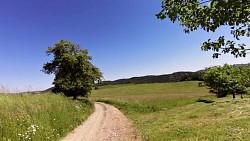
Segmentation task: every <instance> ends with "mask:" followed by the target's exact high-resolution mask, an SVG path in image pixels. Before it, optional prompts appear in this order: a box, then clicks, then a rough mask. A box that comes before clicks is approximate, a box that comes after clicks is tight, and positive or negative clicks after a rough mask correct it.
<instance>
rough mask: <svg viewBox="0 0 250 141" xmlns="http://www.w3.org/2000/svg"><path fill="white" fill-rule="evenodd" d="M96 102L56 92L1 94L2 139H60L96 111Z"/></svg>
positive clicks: (36, 140)
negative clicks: (80, 99)
mask: <svg viewBox="0 0 250 141" xmlns="http://www.w3.org/2000/svg"><path fill="white" fill-rule="evenodd" d="M92 109H93V104H91V103H86V102H84V101H73V100H72V98H67V97H64V96H62V95H55V94H50V93H47V94H18V95H14V94H0V140H1V141H26V140H33V141H44V140H49V141H58V140H60V139H61V138H63V137H64V136H66V135H67V133H69V132H70V131H72V130H73V129H74V128H75V127H77V126H78V125H79V124H80V123H81V122H82V121H83V120H85V119H86V118H87V117H88V116H89V115H90V114H91V112H92Z"/></svg>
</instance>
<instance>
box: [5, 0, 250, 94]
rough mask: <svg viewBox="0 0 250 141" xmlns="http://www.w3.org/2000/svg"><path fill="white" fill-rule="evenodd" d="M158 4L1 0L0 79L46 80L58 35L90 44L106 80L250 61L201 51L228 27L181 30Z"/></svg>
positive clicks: (16, 83)
mask: <svg viewBox="0 0 250 141" xmlns="http://www.w3.org/2000/svg"><path fill="white" fill-rule="evenodd" d="M160 10H161V0H1V4H0V66H1V69H0V84H1V85H3V86H5V87H8V88H11V89H12V90H21V91H23V90H42V89H46V88H48V87H50V86H51V83H52V82H53V78H54V76H53V75H51V76H50V75H46V74H43V73H42V72H41V71H40V70H41V69H42V66H43V64H44V63H46V62H47V61H49V60H50V59H51V58H50V57H48V56H46V54H45V51H46V49H47V48H48V46H53V45H54V43H56V42H58V41H60V40H61V39H65V40H70V41H72V42H74V43H77V44H81V45H82V47H83V48H85V49H88V50H89V54H90V55H91V56H92V57H93V64H94V65H95V66H97V67H99V68H100V70H101V71H102V72H103V74H104V78H105V80H115V79H119V78H129V77H133V76H142V75H158V74H167V73H172V72H176V71H196V70H199V69H204V68H205V67H209V66H213V65H222V64H224V63H229V64H234V63H249V62H250V56H248V57H246V58H240V59H235V58H234V57H233V56H231V55H223V56H222V57H220V58H219V59H213V58H212V52H202V51H201V50H200V45H201V43H202V42H203V41H206V40H207V39H208V38H212V39H216V37H218V36H219V35H221V34H228V32H229V31H228V30H226V29H225V28H221V29H220V30H219V31H218V32H217V33H214V34H210V33H206V32H204V31H196V32H193V33H191V34H185V33H184V32H183V31H182V30H183V28H182V27H180V26H179V25H178V23H174V24H173V23H172V22H170V21H169V20H164V21H160V20H158V19H157V18H156V16H155V14H157V13H158V12H159V11H160ZM246 42H248V41H247V40H246ZM248 43H250V42H248Z"/></svg>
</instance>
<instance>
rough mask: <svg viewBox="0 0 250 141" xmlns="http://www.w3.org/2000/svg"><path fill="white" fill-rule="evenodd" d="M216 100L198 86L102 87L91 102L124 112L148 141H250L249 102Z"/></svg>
mask: <svg viewBox="0 0 250 141" xmlns="http://www.w3.org/2000/svg"><path fill="white" fill-rule="evenodd" d="M245 97H246V98H245V99H243V100H241V99H239V98H237V99H235V100H233V99H232V97H231V96H229V97H226V98H221V99H217V98H216V97H215V96H212V95H211V94H209V93H208V90H207V89H206V88H204V87H198V82H194V81H193V82H176V83H160V84H142V85H139V84H137V85H133V84H131V85H112V86H103V87H100V89H99V90H95V91H93V93H92V97H91V98H92V100H97V101H103V102H106V103H110V104H113V105H115V106H116V107H118V108H119V109H121V110H122V111H123V112H124V113H125V114H126V115H127V116H128V117H129V118H130V119H131V120H132V122H133V124H134V126H135V127H136V129H137V132H138V133H139V134H141V135H142V136H143V137H144V138H145V139H146V140H150V141H165V140H176V141H181V140H185V141H186V140H191V141H200V140H211V141H214V140H249V139H250V134H249V133H250V132H249V131H250V122H249V121H250V99H249V98H248V97H249V96H245Z"/></svg>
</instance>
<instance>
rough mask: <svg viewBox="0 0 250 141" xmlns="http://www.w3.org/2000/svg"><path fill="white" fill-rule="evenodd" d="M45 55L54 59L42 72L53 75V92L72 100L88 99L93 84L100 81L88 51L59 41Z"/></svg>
mask: <svg viewBox="0 0 250 141" xmlns="http://www.w3.org/2000/svg"><path fill="white" fill-rule="evenodd" d="M46 53H47V55H53V57H54V59H53V60H51V61H50V62H47V63H46V64H44V66H43V70H42V71H43V72H44V73H46V74H55V79H54V82H53V84H54V85H55V87H54V89H53V92H56V93H58V92H62V93H64V94H65V95H66V96H73V97H74V99H76V98H77V96H84V97H88V94H89V93H90V92H91V90H92V87H93V86H94V84H95V83H96V82H98V81H101V78H102V73H101V72H100V70H99V69H98V68H97V67H95V66H94V65H93V64H92V63H91V62H90V61H91V59H92V58H91V57H90V56H88V51H87V50H86V49H82V48H81V46H80V45H78V44H74V43H72V42H70V41H64V40H61V41H60V42H58V43H56V44H55V46H54V47H49V48H48V50H47V51H46Z"/></svg>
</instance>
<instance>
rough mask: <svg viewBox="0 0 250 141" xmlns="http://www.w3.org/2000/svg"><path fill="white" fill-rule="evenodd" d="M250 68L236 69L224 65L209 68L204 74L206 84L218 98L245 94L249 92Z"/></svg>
mask: <svg viewBox="0 0 250 141" xmlns="http://www.w3.org/2000/svg"><path fill="white" fill-rule="evenodd" d="M249 71H250V66H242V67H236V66H233V65H227V64H226V65H224V66H217V67H212V68H209V69H208V70H207V71H206V72H205V73H204V84H205V85H206V86H207V87H208V88H209V89H210V92H211V93H215V94H216V95H217V97H225V96H226V95H228V94H232V95H233V98H235V95H236V94H244V93H246V92H247V90H248V88H247V86H248V83H249V82H250V74H249Z"/></svg>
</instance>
